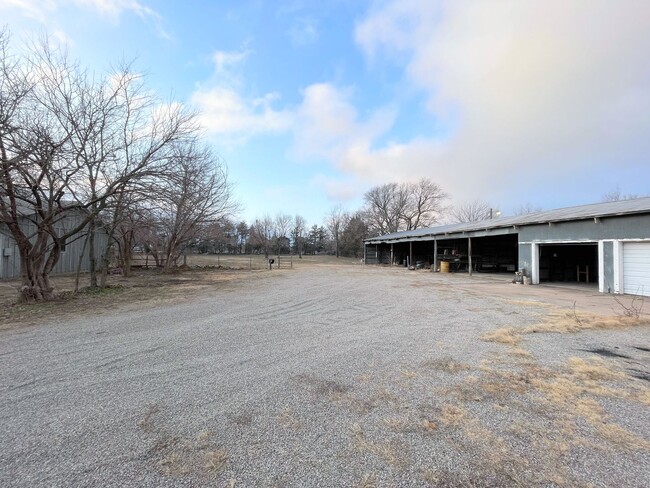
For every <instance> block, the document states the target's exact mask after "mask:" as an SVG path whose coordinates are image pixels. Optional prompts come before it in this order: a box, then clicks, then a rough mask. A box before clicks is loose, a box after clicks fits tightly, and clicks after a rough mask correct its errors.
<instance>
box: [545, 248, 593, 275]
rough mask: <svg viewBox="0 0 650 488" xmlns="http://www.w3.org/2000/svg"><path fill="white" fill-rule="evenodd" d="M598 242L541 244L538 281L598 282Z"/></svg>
mask: <svg viewBox="0 0 650 488" xmlns="http://www.w3.org/2000/svg"><path fill="white" fill-rule="evenodd" d="M598 272H599V271H598V244H597V243H595V242H594V243H581V244H541V245H540V246H539V281H540V282H569V283H598Z"/></svg>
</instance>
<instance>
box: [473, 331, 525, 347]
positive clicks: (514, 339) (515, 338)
mask: <svg viewBox="0 0 650 488" xmlns="http://www.w3.org/2000/svg"><path fill="white" fill-rule="evenodd" d="M521 334H522V331H521V329H515V328H513V327H502V328H500V329H495V330H492V331H490V332H487V333H485V334H483V335H482V336H481V340H482V341H486V342H498V343H499V344H507V345H509V346H516V345H518V344H519V343H520V342H521Z"/></svg>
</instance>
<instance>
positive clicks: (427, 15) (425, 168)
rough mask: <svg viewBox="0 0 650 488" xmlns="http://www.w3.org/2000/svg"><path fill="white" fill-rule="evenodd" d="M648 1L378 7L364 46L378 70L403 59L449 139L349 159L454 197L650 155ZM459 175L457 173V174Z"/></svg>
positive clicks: (360, 33) (362, 27)
mask: <svg viewBox="0 0 650 488" xmlns="http://www.w3.org/2000/svg"><path fill="white" fill-rule="evenodd" d="M648 18H650V3H648V2H647V1H644V0H638V1H637V0H625V1H620V2H611V1H607V0H601V1H593V2H588V4H585V2H582V1H550V2H544V3H543V4H542V3H539V2H529V1H516V2H514V1H511V2H506V1H499V2H481V1H476V2H472V1H467V2H459V1H446V2H421V1H417V0H399V1H394V2H390V3H388V4H384V6H383V7H382V8H379V9H377V10H374V11H372V12H371V13H370V14H369V16H368V17H367V18H366V19H365V20H364V21H363V22H361V23H360V24H359V25H358V26H357V30H356V39H357V42H358V44H359V45H360V46H361V47H362V49H363V50H364V52H365V53H366V54H367V56H368V58H369V59H371V60H372V61H373V63H377V62H381V61H384V60H387V59H388V60H390V61H391V62H394V63H404V65H405V73H406V75H407V78H408V80H410V82H411V83H413V84H414V85H416V86H417V87H419V88H420V89H422V90H423V91H424V92H425V93H426V94H427V97H428V102H427V109H428V110H429V111H430V112H431V113H432V115H433V116H435V117H436V118H438V119H443V120H444V119H445V117H447V116H449V114H454V115H455V116H456V117H457V122H458V127H457V129H456V131H455V132H454V134H453V135H452V136H451V137H450V138H449V139H446V140H444V141H434V140H422V139H415V140H413V141H411V142H410V143H405V144H393V145H388V146H386V147H384V148H380V149H378V150H375V151H372V150H367V151H366V150H358V149H355V148H353V147H349V148H348V150H347V152H346V154H347V157H346V158H345V159H344V160H340V161H339V164H341V166H342V167H345V168H347V169H348V170H349V171H352V172H355V173H358V174H360V173H359V172H360V171H363V172H364V173H365V174H367V175H369V176H371V177H375V178H380V179H397V178H398V177H399V175H403V174H409V173H414V174H419V175H424V174H426V175H429V176H433V177H437V179H438V181H440V180H441V179H444V180H446V181H444V182H443V184H446V185H447V189H449V190H450V191H451V192H452V193H453V194H455V195H458V196H461V197H464V198H465V197H470V196H471V195H475V194H476V193H479V194H480V193H481V192H485V189H486V187H487V185H488V184H487V182H489V187H490V188H492V189H494V190H496V191H499V190H500V191H502V192H505V191H507V189H508V187H511V186H512V185H513V182H525V183H521V184H524V185H532V184H534V181H535V179H536V178H541V179H544V178H547V179H551V178H561V177H562V176H573V177H576V178H577V177H578V176H579V175H580V174H581V173H582V174H584V173H585V172H587V171H589V170H590V169H591V168H593V167H595V166H600V167H607V166H609V167H610V168H611V167H613V165H623V166H624V165H627V164H634V162H636V164H640V163H639V161H641V159H644V158H645V164H647V154H649V153H650V138H648V137H647V134H649V133H650V118H649V117H648V116H647V114H648V113H650V64H648V62H647V60H648V59H650V29H648V24H647V19H648ZM449 169H453V170H452V171H449Z"/></svg>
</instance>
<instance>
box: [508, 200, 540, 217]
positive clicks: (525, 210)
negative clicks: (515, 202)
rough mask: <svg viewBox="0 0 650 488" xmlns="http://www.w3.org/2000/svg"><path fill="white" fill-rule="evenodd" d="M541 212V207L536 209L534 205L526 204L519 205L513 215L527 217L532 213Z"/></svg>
mask: <svg viewBox="0 0 650 488" xmlns="http://www.w3.org/2000/svg"><path fill="white" fill-rule="evenodd" d="M541 211H543V208H542V207H538V206H536V205H533V204H532V203H530V202H526V203H524V204H521V205H519V206H518V207H517V208H516V209H515V212H514V215H528V214H532V213H537V212H541Z"/></svg>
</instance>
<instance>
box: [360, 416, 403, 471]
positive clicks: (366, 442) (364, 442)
mask: <svg viewBox="0 0 650 488" xmlns="http://www.w3.org/2000/svg"><path fill="white" fill-rule="evenodd" d="M352 444H353V445H354V447H355V449H357V450H358V451H361V452H366V453H369V454H373V455H374V456H377V457H378V458H380V459H381V460H383V461H384V462H386V463H388V464H390V465H391V466H393V467H394V468H397V469H400V470H402V469H405V468H406V467H407V466H408V460H407V459H406V457H405V455H404V449H403V448H400V447H398V446H396V445H394V444H391V443H387V442H379V441H373V440H371V439H368V437H367V436H366V434H365V432H364V431H363V428H362V427H361V426H360V425H359V424H354V425H353V426H352Z"/></svg>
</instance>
